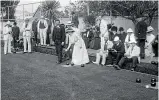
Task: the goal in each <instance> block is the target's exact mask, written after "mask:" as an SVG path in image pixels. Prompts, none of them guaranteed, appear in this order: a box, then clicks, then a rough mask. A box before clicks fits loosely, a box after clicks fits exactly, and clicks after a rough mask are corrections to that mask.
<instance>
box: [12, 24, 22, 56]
mask: <svg viewBox="0 0 159 100" xmlns="http://www.w3.org/2000/svg"><path fill="white" fill-rule="evenodd" d="M13 25H14V26H13V27H12V32H13V34H12V36H13V47H14V53H16V51H17V50H16V49H17V41H18V40H19V33H20V29H19V27H18V26H17V23H16V22H14V23H13Z"/></svg>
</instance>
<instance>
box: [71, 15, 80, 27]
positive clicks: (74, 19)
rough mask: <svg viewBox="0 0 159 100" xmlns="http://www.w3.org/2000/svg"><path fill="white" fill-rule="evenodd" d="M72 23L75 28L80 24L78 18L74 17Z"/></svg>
mask: <svg viewBox="0 0 159 100" xmlns="http://www.w3.org/2000/svg"><path fill="white" fill-rule="evenodd" d="M72 23H74V24H75V26H78V24H79V21H78V16H73V17H72Z"/></svg>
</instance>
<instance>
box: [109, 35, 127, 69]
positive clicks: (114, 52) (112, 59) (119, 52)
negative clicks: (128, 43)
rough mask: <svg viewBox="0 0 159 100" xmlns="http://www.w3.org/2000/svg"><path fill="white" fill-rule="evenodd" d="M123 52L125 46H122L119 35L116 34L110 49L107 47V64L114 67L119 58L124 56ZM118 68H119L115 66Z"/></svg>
mask: <svg viewBox="0 0 159 100" xmlns="http://www.w3.org/2000/svg"><path fill="white" fill-rule="evenodd" d="M124 53H125V48H124V44H123V43H122V42H121V41H120V39H119V37H118V36H116V37H115V38H114V45H113V47H112V49H109V53H108V60H109V61H108V64H110V65H112V64H113V66H114V67H116V65H118V62H119V61H120V59H121V58H122V57H123V56H124ZM117 69H119V68H117Z"/></svg>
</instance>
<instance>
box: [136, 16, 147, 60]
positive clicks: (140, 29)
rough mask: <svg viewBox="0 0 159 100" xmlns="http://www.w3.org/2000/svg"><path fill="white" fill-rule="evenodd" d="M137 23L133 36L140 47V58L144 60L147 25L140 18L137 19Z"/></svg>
mask: <svg viewBox="0 0 159 100" xmlns="http://www.w3.org/2000/svg"><path fill="white" fill-rule="evenodd" d="M137 20H138V23H137V25H136V32H135V36H136V39H137V42H138V46H139V47H140V50H141V51H140V57H141V59H144V58H145V41H146V31H147V24H146V23H145V22H144V20H143V19H142V18H138V19H137Z"/></svg>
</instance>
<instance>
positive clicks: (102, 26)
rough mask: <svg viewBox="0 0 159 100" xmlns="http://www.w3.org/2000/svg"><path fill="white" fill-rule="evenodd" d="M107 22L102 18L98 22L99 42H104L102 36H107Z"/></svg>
mask: <svg viewBox="0 0 159 100" xmlns="http://www.w3.org/2000/svg"><path fill="white" fill-rule="evenodd" d="M107 24H108V22H106V21H105V20H104V19H102V20H101V22H100V32H101V34H100V37H101V43H102V44H103V43H105V41H104V37H109V33H108V28H107Z"/></svg>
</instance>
